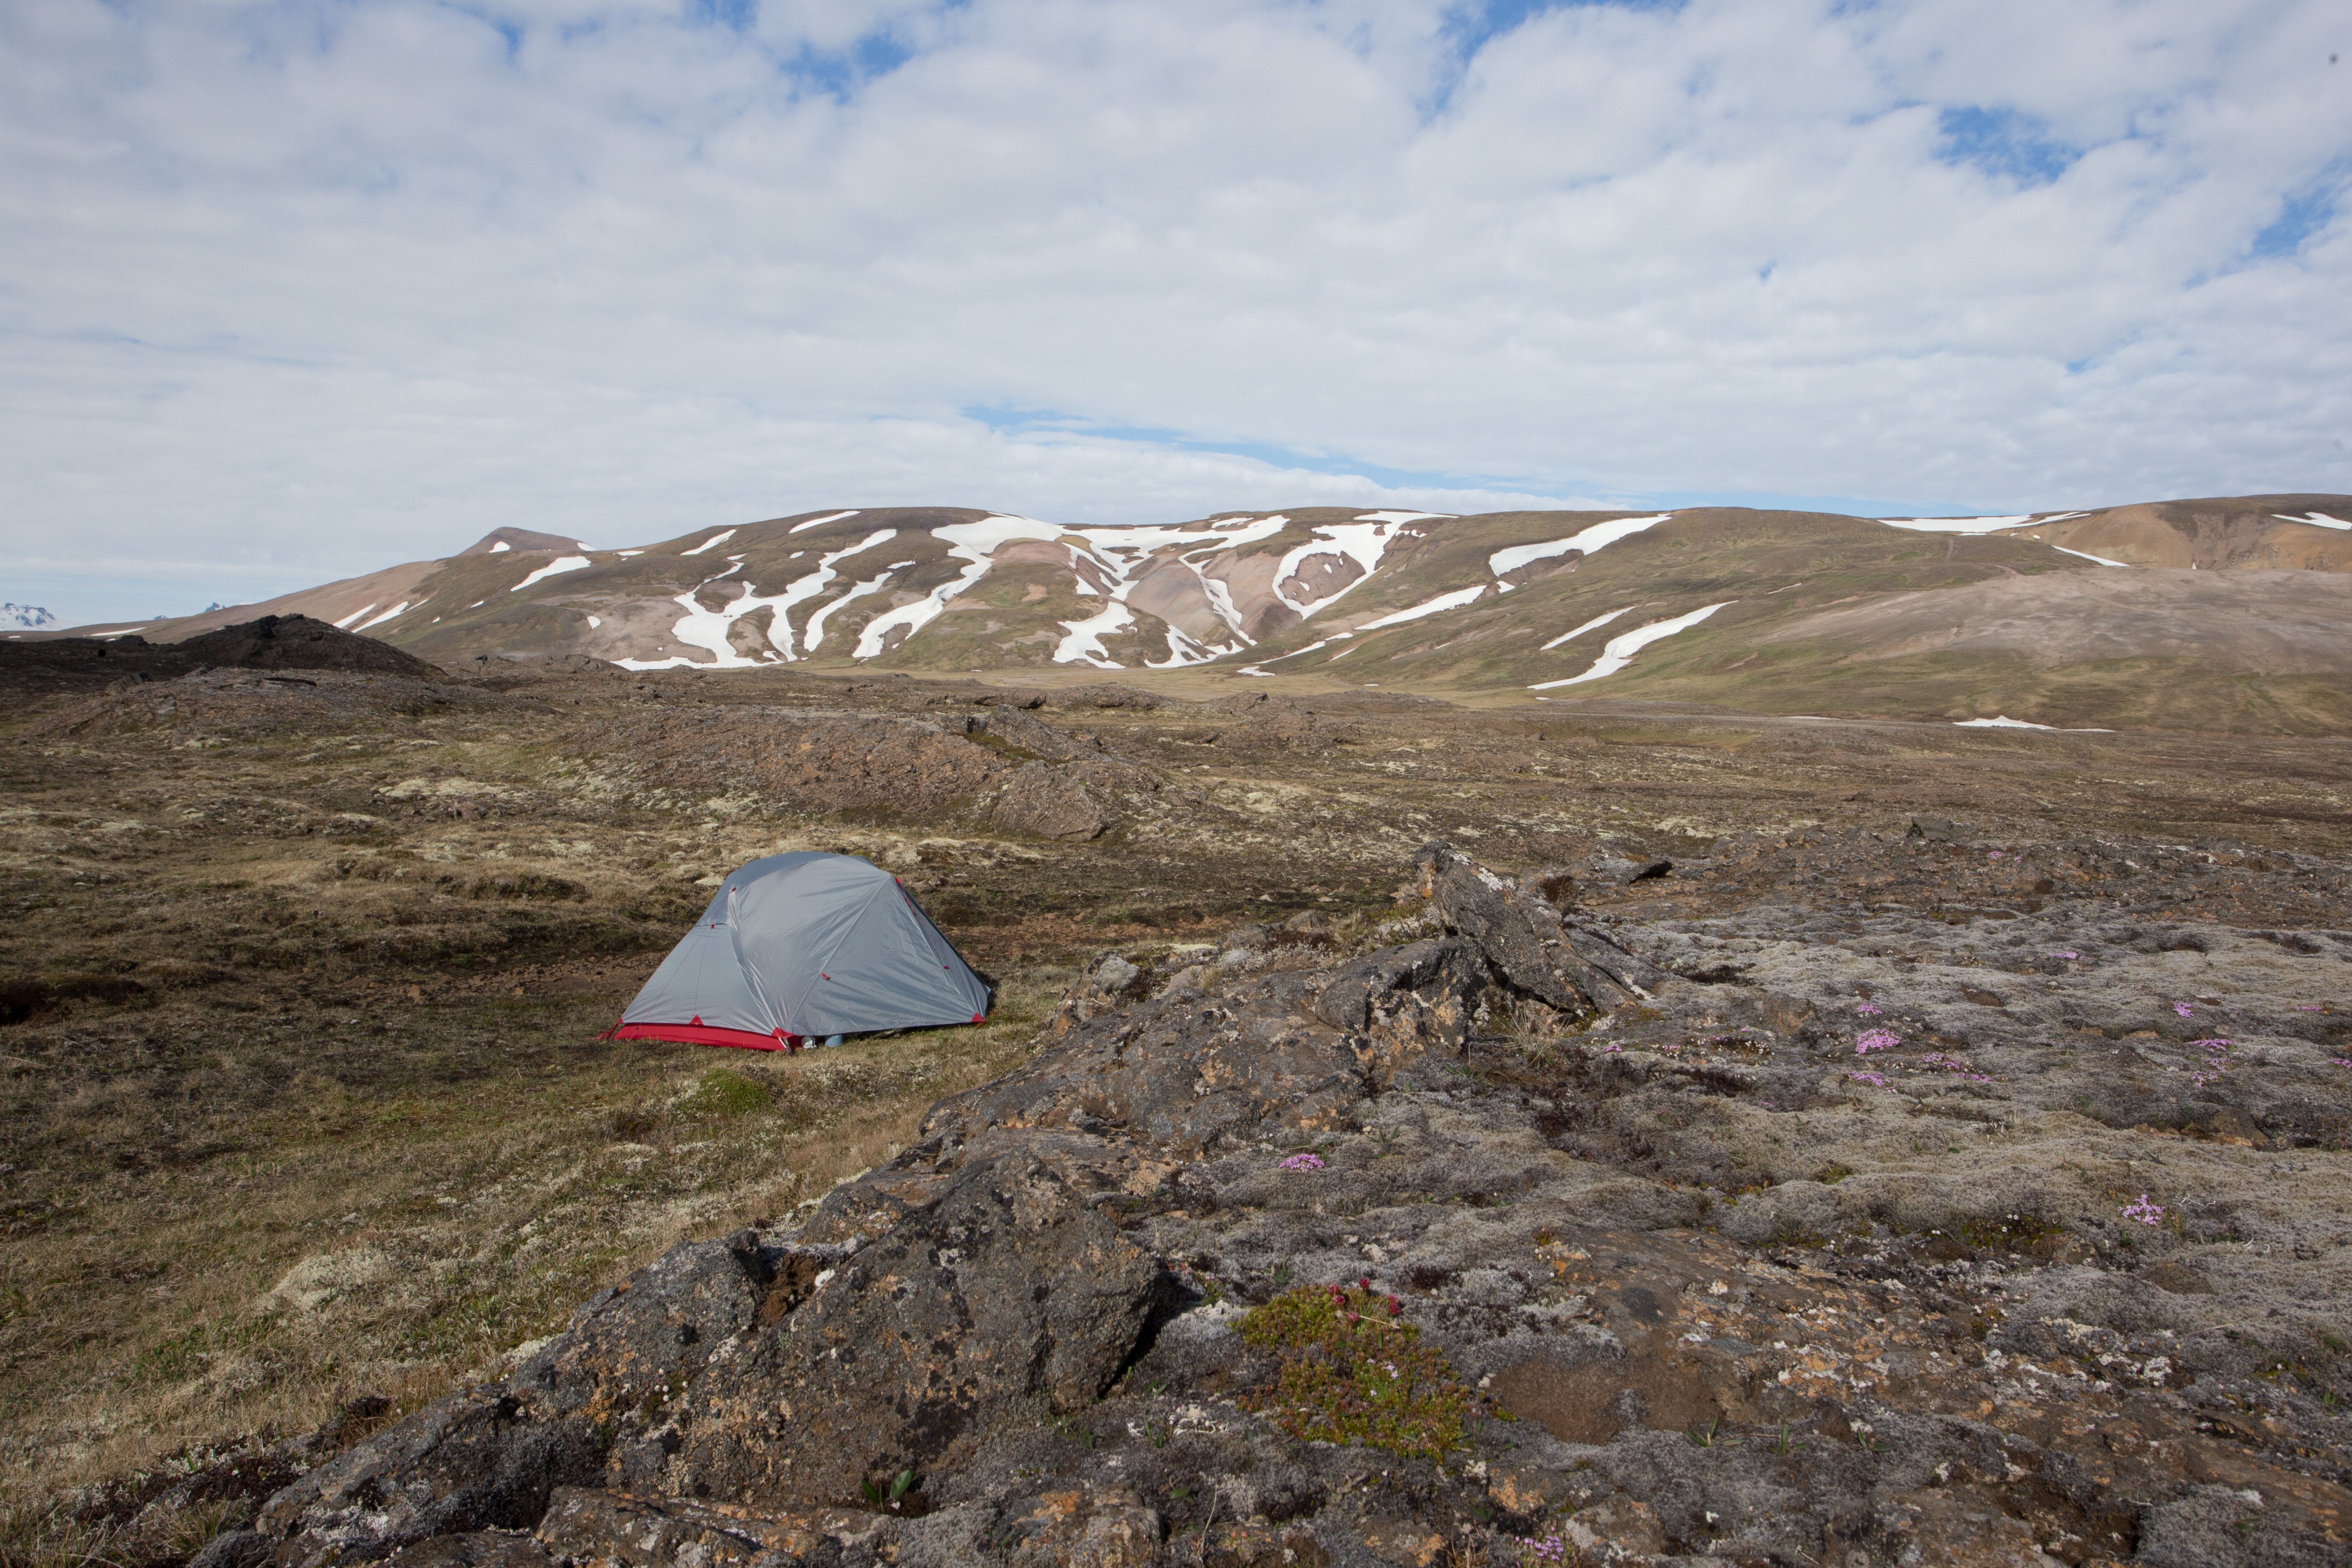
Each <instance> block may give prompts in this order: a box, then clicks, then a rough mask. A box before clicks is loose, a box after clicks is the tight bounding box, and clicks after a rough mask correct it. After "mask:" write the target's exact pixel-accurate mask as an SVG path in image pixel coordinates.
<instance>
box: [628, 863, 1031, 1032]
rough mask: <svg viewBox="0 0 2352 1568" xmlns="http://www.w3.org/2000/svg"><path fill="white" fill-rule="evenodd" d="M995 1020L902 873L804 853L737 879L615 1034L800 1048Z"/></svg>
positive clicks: (981, 987) (980, 988)
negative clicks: (810, 1040)
mask: <svg viewBox="0 0 2352 1568" xmlns="http://www.w3.org/2000/svg"><path fill="white" fill-rule="evenodd" d="M987 1013H988V987H987V985H986V984H984V983H982V980H981V978H980V976H979V975H977V974H974V973H972V972H971V967H970V966H969V965H968V964H966V963H964V961H963V960H962V959H961V957H959V956H958V955H957V953H956V950H955V949H954V948H952V947H950V946H949V945H948V939H947V938H945V937H943V936H941V935H940V928H939V927H937V926H935V925H933V924H932V923H931V922H930V919H929V916H927V915H925V914H924V913H923V911H922V910H920V909H919V908H918V907H917V906H916V903H915V900H914V898H913V896H912V895H911V894H909V893H908V891H907V889H906V888H905V886H904V885H903V884H901V883H900V882H899V880H898V878H896V877H893V876H892V875H890V873H889V872H887V871H885V870H883V869H882V868H880V867H878V866H876V865H874V864H873V863H872V862H870V861H866V860H861V859H859V858H857V857H856V856H855V855H825V854H820V853H818V852H816V851H814V850H802V851H799V852H796V853H794V854H791V855H771V856H769V857H767V858H765V859H761V860H754V861H752V862H751V864H750V865H748V866H745V867H743V868H741V869H740V870H738V871H736V872H735V873H734V874H733V875H732V876H730V877H729V878H728V879H727V880H726V882H725V883H724V884H723V885H722V886H721V887H720V888H719V892H718V894H717V895H716V896H715V897H713V898H712V899H711V900H710V907H709V909H707V910H704V911H703V913H702V918H701V919H700V920H699V921H696V922H695V926H694V929H693V930H692V931H688V932H687V933H686V936H685V938H684V940H682V941H680V942H678V944H677V946H676V947H674V948H672V949H671V950H670V953H669V956H668V957H667V958H665V959H663V960H662V962H661V967H660V968H658V969H656V970H655V971H654V974H653V978H652V979H650V980H648V981H646V984H645V989H644V990H642V991H639V992H638V993H637V995H636V999H635V1001H633V1002H631V1003H630V1004H629V1006H628V1011H626V1012H625V1013H623V1014H622V1015H621V1021H620V1023H619V1024H618V1025H616V1026H614V1029H613V1032H612V1036H611V1037H612V1038H614V1039H621V1040H678V1041H682V1042H684V1043H686V1044H688V1045H697V1046H743V1047H750V1048H751V1049H754V1050H763V1051H773V1050H789V1049H792V1048H793V1047H797V1046H798V1045H799V1043H800V1042H801V1041H802V1040H803V1039H805V1038H807V1037H812V1036H824V1035H849V1034H862V1033H864V1032H866V1031H868V1030H872V1029H908V1028H917V1027H920V1026H924V1025H929V1024H977V1023H979V1022H980V1021H981V1020H982V1018H984V1017H985V1016H987Z"/></svg>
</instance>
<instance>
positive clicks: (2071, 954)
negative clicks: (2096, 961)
mask: <svg viewBox="0 0 2352 1568" xmlns="http://www.w3.org/2000/svg"><path fill="white" fill-rule="evenodd" d="M2050 956H2051V957H2053V958H2080V957H2082V956H2083V955H2082V954H2081V953H2079V952H2053V953H2052V954H2051V955H2050Z"/></svg>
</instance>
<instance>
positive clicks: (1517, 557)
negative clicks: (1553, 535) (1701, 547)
mask: <svg viewBox="0 0 2352 1568" xmlns="http://www.w3.org/2000/svg"><path fill="white" fill-rule="evenodd" d="M1674 515H1675V514H1674V513H1673V512H1670V511H1662V512H1660V513H1658V514H1657V515H1656V516H1655V517H1619V518H1612V519H1611V520H1610V521H1607V522H1596V523H1594V524H1593V525H1592V526H1591V528H1587V529H1582V530H1580V531H1577V532H1575V533H1572V534H1570V535H1569V536H1568V537H1567V538H1566V539H1552V540H1547V541H1545V542H1543V543H1541V544H1514V545H1512V546H1511V547H1510V548H1509V549H1508V550H1497V551H1496V552H1495V553H1493V554H1492V555H1489V556H1488V557H1486V570H1487V571H1489V572H1492V573H1493V574H1495V575H1496V576H1497V577H1500V576H1502V575H1504V574H1507V573H1511V572H1516V571H1517V570H1518V569H1519V568H1520V567H1522V566H1528V565H1532V564H1534V563H1536V562H1538V561H1549V560H1550V559H1551V558H1552V557H1553V556H1555V555H1565V554H1567V553H1568V552H1570V551H1571V550H1580V551H1582V552H1584V553H1585V554H1587V555H1590V554H1591V553H1592V552H1594V551H1596V550H1600V549H1602V548H1604V547H1605V546H1608V545H1612V544H1614V543H1616V542H1618V541H1619V540H1621V539H1631V538H1632V537H1633V535H1635V534H1637V533H1641V532H1643V531H1646V530H1648V529H1653V528H1655V527H1656V526H1657V525H1658V524H1660V523H1662V522H1664V521H1666V520H1667V519H1668V518H1670V517H1672V516H1674Z"/></svg>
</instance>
